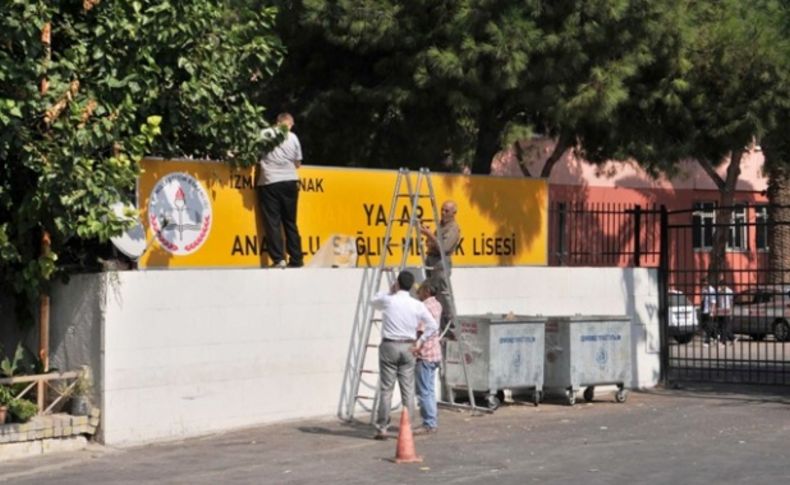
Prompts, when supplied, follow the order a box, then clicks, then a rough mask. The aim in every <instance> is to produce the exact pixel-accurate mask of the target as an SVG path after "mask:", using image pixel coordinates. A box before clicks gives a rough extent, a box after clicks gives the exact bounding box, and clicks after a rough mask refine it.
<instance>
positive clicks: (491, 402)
mask: <svg viewBox="0 0 790 485" xmlns="http://www.w3.org/2000/svg"><path fill="white" fill-rule="evenodd" d="M486 404H487V405H488V409H490V410H492V411H493V410H495V409H496V408H498V407H499V405H500V404H502V401H500V400H499V398H498V397H496V394H489V395H488V396H486Z"/></svg>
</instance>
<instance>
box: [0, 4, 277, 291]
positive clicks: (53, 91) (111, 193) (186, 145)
mask: <svg viewBox="0 0 790 485" xmlns="http://www.w3.org/2000/svg"><path fill="white" fill-rule="evenodd" d="M0 11H2V12H3V15H2V16H0V287H5V288H11V289H12V290H13V291H14V292H15V293H18V294H20V293H21V294H26V295H27V296H28V300H29V299H30V298H32V297H35V295H36V294H37V293H38V291H39V290H40V288H41V285H42V284H43V283H44V282H46V281H47V280H49V279H50V278H51V277H52V276H53V275H54V274H55V273H56V272H57V271H58V270H59V269H63V268H64V267H65V266H67V265H68V264H80V265H82V266H84V265H89V264H90V262H89V260H90V259H91V258H92V257H94V256H95V255H94V254H92V253H91V252H90V251H88V250H87V247H86V244H87V243H86V241H97V240H98V241H104V240H106V239H107V238H108V237H110V236H111V235H113V234H117V233H118V232H119V231H120V230H121V229H122V223H121V222H120V221H118V220H117V218H116V217H115V216H114V215H113V214H112V211H111V209H110V205H111V204H112V203H114V202H117V201H125V202H130V201H131V200H132V198H133V193H134V184H135V179H136V176H137V175H138V172H139V167H138V160H139V159H140V158H141V157H142V156H143V155H149V154H154V155H161V156H194V157H214V158H224V159H230V160H231V161H233V162H235V163H239V164H250V163H252V162H253V161H254V160H255V159H256V158H257V154H258V153H259V151H260V150H261V148H262V147H261V139H260V136H259V134H260V130H261V128H262V127H263V126H264V121H263V112H262V107H261V106H259V105H257V104H255V103H254V102H253V101H252V100H251V98H250V96H249V95H248V93H249V92H250V91H251V90H259V89H260V86H261V85H262V83H264V82H265V81H266V80H268V79H269V78H270V76H271V75H272V74H273V72H274V71H275V70H276V69H277V67H278V65H279V63H280V62H281V59H282V53H283V48H282V46H281V43H280V42H279V40H278V38H277V37H276V36H275V35H274V33H273V22H274V19H275V11H274V10H273V9H271V8H262V7H261V6H260V5H258V2H254V1H241V0H236V1H222V0H179V1H175V0H173V1H168V0H156V1H154V0H136V1H129V2H112V1H100V0H81V1H76V0H64V1H60V2H45V1H32V0H0ZM45 233H47V234H49V235H50V236H51V242H52V246H51V248H52V251H51V252H50V253H48V254H42V252H41V250H40V242H41V240H42V236H43V235H44V234H45Z"/></svg>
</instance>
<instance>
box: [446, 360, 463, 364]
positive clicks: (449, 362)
mask: <svg viewBox="0 0 790 485" xmlns="http://www.w3.org/2000/svg"><path fill="white" fill-rule="evenodd" d="M444 363H445V364H460V363H461V361H460V360H445V361H444Z"/></svg>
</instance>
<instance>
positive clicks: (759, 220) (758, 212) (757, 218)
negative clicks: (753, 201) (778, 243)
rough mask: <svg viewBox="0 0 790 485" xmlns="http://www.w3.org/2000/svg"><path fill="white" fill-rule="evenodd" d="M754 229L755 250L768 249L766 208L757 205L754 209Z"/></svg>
mask: <svg viewBox="0 0 790 485" xmlns="http://www.w3.org/2000/svg"><path fill="white" fill-rule="evenodd" d="M754 227H755V231H756V232H757V237H756V245H757V249H762V250H766V249H768V206H765V205H758V206H756V207H755V208H754Z"/></svg>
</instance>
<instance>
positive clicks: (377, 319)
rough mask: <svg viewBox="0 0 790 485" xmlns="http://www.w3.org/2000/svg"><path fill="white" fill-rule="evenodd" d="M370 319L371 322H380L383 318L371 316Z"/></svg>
mask: <svg viewBox="0 0 790 485" xmlns="http://www.w3.org/2000/svg"><path fill="white" fill-rule="evenodd" d="M370 321H371V322H380V321H381V318H371V319H370Z"/></svg>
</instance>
